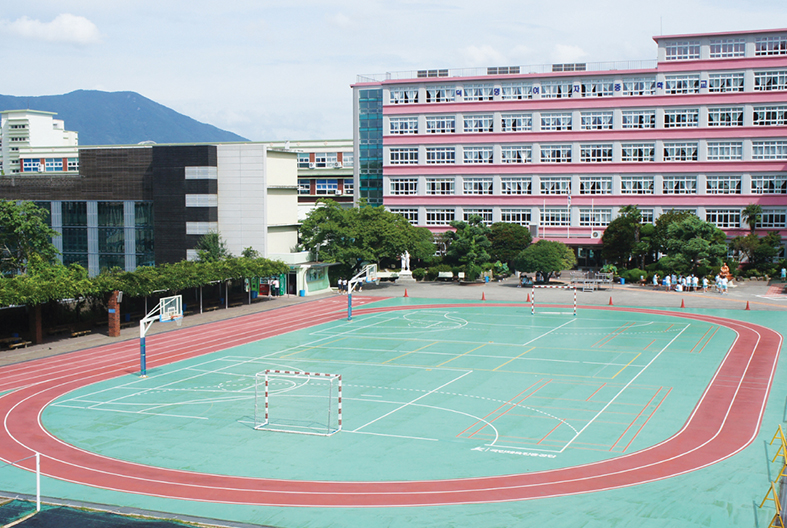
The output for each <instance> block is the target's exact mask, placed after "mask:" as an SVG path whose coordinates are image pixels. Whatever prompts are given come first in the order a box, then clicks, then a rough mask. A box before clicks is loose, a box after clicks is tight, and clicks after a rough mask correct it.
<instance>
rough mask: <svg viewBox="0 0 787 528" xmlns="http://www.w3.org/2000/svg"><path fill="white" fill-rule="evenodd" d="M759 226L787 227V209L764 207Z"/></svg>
mask: <svg viewBox="0 0 787 528" xmlns="http://www.w3.org/2000/svg"><path fill="white" fill-rule="evenodd" d="M757 227H762V228H778V227H781V228H784V227H787V209H763V210H762V216H761V217H760V221H759V222H757Z"/></svg>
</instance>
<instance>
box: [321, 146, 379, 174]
mask: <svg viewBox="0 0 787 528" xmlns="http://www.w3.org/2000/svg"><path fill="white" fill-rule="evenodd" d="M392 150H393V149H392ZM335 156H336V155H335V154H334V157H335ZM314 166H315V167H316V168H318V169H324V168H326V167H328V153H327V152H315V153H314Z"/></svg>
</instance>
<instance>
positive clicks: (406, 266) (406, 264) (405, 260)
mask: <svg viewBox="0 0 787 528" xmlns="http://www.w3.org/2000/svg"><path fill="white" fill-rule="evenodd" d="M401 260H402V271H410V252H409V251H407V250H405V252H404V253H402V256H401Z"/></svg>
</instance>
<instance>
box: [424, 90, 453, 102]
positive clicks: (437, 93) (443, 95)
mask: <svg viewBox="0 0 787 528" xmlns="http://www.w3.org/2000/svg"><path fill="white" fill-rule="evenodd" d="M454 99H455V97H454V87H453V86H427V87H426V102H427V103H450V102H452V101H453V100H454Z"/></svg>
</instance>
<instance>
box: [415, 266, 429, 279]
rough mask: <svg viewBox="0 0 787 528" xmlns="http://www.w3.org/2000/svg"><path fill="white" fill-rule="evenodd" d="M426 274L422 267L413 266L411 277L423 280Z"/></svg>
mask: <svg viewBox="0 0 787 528" xmlns="http://www.w3.org/2000/svg"><path fill="white" fill-rule="evenodd" d="M425 276H426V270H425V269H424V268H415V269H414V270H413V278H414V279H415V280H424V277H425Z"/></svg>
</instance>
